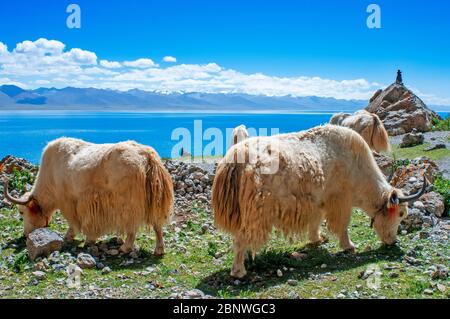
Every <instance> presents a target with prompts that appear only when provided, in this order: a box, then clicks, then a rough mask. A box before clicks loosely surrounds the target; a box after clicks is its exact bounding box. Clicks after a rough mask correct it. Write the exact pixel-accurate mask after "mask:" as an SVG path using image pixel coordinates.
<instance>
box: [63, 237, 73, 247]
mask: <svg viewBox="0 0 450 319" xmlns="http://www.w3.org/2000/svg"><path fill="white" fill-rule="evenodd" d="M74 241H75V237H74V236H66V237H64V243H65V244H69V245H70V244H73V242H74Z"/></svg>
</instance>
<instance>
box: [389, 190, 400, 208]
mask: <svg viewBox="0 0 450 319" xmlns="http://www.w3.org/2000/svg"><path fill="white" fill-rule="evenodd" d="M398 204H400V200H399V199H398V194H397V191H396V190H395V189H394V190H393V191H392V192H391V194H390V195H389V203H388V207H389V206H396V205H398Z"/></svg>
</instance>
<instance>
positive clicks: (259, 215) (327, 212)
mask: <svg viewBox="0 0 450 319" xmlns="http://www.w3.org/2000/svg"><path fill="white" fill-rule="evenodd" d="M252 153H253V154H252ZM239 154H240V155H239ZM236 155H238V156H236ZM237 158H241V159H245V162H236V159H237ZM252 158H253V161H251V160H250V159H252ZM273 163H277V165H273ZM269 167H272V168H269ZM273 167H276V169H275V170H273ZM426 186H427V184H426V182H424V188H423V189H422V191H421V192H419V193H418V194H415V195H413V196H408V197H406V196H403V193H402V191H401V190H398V189H395V188H394V187H392V186H391V185H390V184H389V183H388V182H387V180H386V179H385V176H384V175H383V173H382V172H381V171H380V169H379V168H378V166H377V164H376V162H375V160H374V157H373V155H372V152H371V150H370V149H369V147H368V145H367V143H366V142H365V141H364V140H363V138H362V137H361V136H360V135H359V134H357V133H356V132H354V131H353V130H351V129H348V128H345V127H338V126H334V125H327V126H321V127H317V128H313V129H311V130H309V131H304V132H299V133H290V134H283V135H276V136H271V137H254V138H250V139H247V140H244V141H242V142H240V143H238V144H236V145H234V146H233V147H231V148H230V149H229V150H228V152H227V154H226V155H225V157H224V158H223V159H222V160H221V162H220V163H219V165H218V167H217V172H216V176H215V179H214V184H213V189H212V208H213V210H214V216H215V223H216V225H217V226H218V227H219V228H221V229H223V230H225V231H227V232H229V233H231V234H232V235H233V236H234V249H235V257H234V264H233V267H232V270H231V275H232V276H234V277H238V278H240V277H243V276H245V275H246V270H245V267H244V259H245V254H246V251H247V250H251V251H253V252H255V251H257V250H258V249H259V248H260V247H261V246H262V245H263V244H264V243H266V241H267V240H268V238H269V236H270V234H271V231H272V228H273V227H275V228H278V229H280V230H282V231H283V232H284V234H285V235H290V234H296V233H300V234H302V233H303V234H305V233H307V234H308V236H309V240H310V241H311V242H312V243H315V244H318V243H320V242H321V236H320V225H321V223H322V221H324V220H326V222H327V227H328V229H329V230H330V231H331V232H333V233H334V234H336V235H337V237H338V239H339V241H340V245H341V247H342V249H344V250H350V251H354V249H355V246H354V245H353V243H352V242H351V240H350V238H349V235H348V230H347V228H348V225H349V222H350V215H351V213H352V208H353V207H357V208H360V209H362V210H364V211H365V212H366V214H367V215H368V216H369V217H370V218H371V219H372V221H373V223H372V224H373V227H374V229H375V231H376V232H377V234H378V236H379V237H380V239H381V241H382V242H383V243H386V244H393V243H394V242H395V241H396V237H397V230H398V227H399V224H400V222H401V220H402V219H403V218H405V216H406V215H407V210H408V209H407V207H408V205H407V202H409V201H413V200H415V199H416V198H418V197H420V196H421V195H422V193H423V192H424V191H425V188H426Z"/></svg>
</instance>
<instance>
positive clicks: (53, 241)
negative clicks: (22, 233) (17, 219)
mask: <svg viewBox="0 0 450 319" xmlns="http://www.w3.org/2000/svg"><path fill="white" fill-rule="evenodd" d="M62 246H63V239H62V238H61V236H59V235H58V234H57V233H55V232H54V231H51V230H50V229H48V228H40V229H36V230H35V231H33V232H32V233H31V234H29V235H28V238H27V250H28V256H29V257H30V259H31V260H35V259H36V258H38V257H41V256H48V255H50V254H51V253H52V252H54V251H59V250H61V249H62Z"/></svg>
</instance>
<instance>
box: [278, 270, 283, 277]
mask: <svg viewBox="0 0 450 319" xmlns="http://www.w3.org/2000/svg"><path fill="white" fill-rule="evenodd" d="M277 276H278V277H283V272H282V271H281V269H277Z"/></svg>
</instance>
